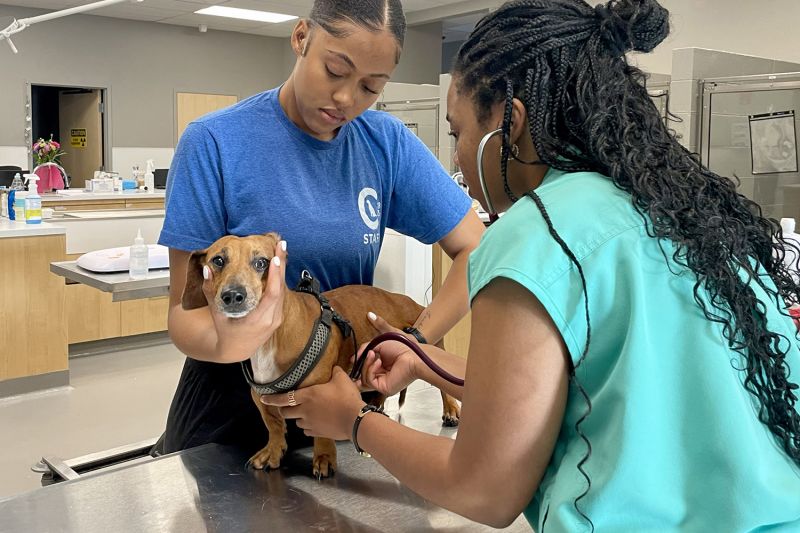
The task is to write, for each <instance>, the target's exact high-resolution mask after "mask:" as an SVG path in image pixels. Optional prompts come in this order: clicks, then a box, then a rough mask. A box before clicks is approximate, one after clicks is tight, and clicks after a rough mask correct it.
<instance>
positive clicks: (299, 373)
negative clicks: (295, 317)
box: [242, 308, 333, 395]
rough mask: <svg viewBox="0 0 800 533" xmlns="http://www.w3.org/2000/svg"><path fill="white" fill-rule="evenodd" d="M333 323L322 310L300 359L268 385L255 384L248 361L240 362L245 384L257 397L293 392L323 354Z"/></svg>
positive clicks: (328, 313) (327, 313)
mask: <svg viewBox="0 0 800 533" xmlns="http://www.w3.org/2000/svg"><path fill="white" fill-rule="evenodd" d="M332 321H333V311H332V310H331V309H330V308H328V309H325V308H323V309H322V313H321V315H320V317H319V318H318V319H317V321H316V322H315V323H314V327H313V329H312V330H311V337H310V338H309V339H308V343H306V347H305V348H304V349H303V352H302V354H301V355H300V357H298V358H297V360H296V361H295V363H294V364H293V365H292V367H291V368H290V369H289V370H287V371H286V372H285V373H284V374H283V375H282V376H280V377H279V378H278V379H276V380H275V381H272V382H270V383H257V382H256V380H255V378H254V377H253V368H252V366H251V363H250V360H249V359H247V360H245V361H242V371H243V372H244V377H245V379H246V380H247V383H248V384H249V385H250V386H251V387H252V388H253V390H254V391H256V393H257V394H259V395H264V394H281V393H284V392H289V391H290V390H295V389H296V388H297V386H298V385H300V383H302V382H303V380H304V379H306V377H308V375H309V374H310V373H311V371H312V370H314V367H315V366H317V363H318V362H319V360H320V359H321V358H322V354H324V353H325V348H327V347H328V342H329V341H330V340H331V322H332Z"/></svg>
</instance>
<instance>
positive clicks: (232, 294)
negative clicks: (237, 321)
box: [221, 285, 247, 306]
mask: <svg viewBox="0 0 800 533" xmlns="http://www.w3.org/2000/svg"><path fill="white" fill-rule="evenodd" d="M221 298H222V303H224V304H225V305H226V306H232V305H233V306H236V305H241V304H243V303H244V301H245V299H246V298H247V289H245V288H244V287H242V286H241V285H239V286H237V287H231V288H229V289H227V290H225V292H223V293H222V295H221Z"/></svg>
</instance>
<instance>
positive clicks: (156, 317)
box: [120, 296, 169, 337]
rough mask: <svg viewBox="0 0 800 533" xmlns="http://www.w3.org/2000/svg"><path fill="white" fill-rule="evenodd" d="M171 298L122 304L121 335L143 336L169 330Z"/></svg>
mask: <svg viewBox="0 0 800 533" xmlns="http://www.w3.org/2000/svg"><path fill="white" fill-rule="evenodd" d="M168 311H169V297H168V296H161V297H159V298H147V299H145V300H131V301H128V302H120V335H121V336H122V337H127V336H129V335H141V334H143V333H153V332H155V331H165V330H166V329H167V312H168Z"/></svg>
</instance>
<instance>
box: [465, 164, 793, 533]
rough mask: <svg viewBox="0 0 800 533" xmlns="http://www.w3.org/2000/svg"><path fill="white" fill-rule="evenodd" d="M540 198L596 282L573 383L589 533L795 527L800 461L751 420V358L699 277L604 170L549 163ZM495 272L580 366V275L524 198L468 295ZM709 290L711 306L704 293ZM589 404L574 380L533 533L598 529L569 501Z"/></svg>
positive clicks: (488, 250)
mask: <svg viewBox="0 0 800 533" xmlns="http://www.w3.org/2000/svg"><path fill="white" fill-rule="evenodd" d="M536 192H537V194H538V195H539V196H540V198H541V199H542V202H543V203H544V205H545V207H546V209H547V211H548V213H549V215H550V217H551V220H552V222H553V225H554V227H555V229H556V230H557V231H558V233H559V235H560V236H561V237H562V239H563V240H564V241H565V242H566V243H567V245H568V246H569V248H570V249H571V250H572V251H573V253H574V254H575V256H576V257H577V258H578V260H579V261H580V263H581V265H582V267H583V270H584V274H585V277H586V283H587V287H588V298H589V313H590V321H591V345H590V348H589V352H588V355H587V357H586V359H585V361H584V362H583V363H582V364H581V365H580V366H579V367H578V370H577V372H576V377H577V380H578V382H579V383H580V384H581V385H582V386H583V387H584V388H585V390H586V392H587V393H588V395H589V397H590V398H591V403H592V412H591V415H590V416H589V418H588V419H587V420H586V421H585V422H584V423H583V424H582V426H581V430H582V431H583V432H584V433H585V434H586V436H587V437H588V439H589V441H590V442H591V446H592V454H591V457H590V458H589V460H588V462H587V463H586V465H585V466H584V468H585V470H586V472H587V474H588V476H589V478H590V479H591V488H590V490H589V492H588V494H587V496H586V497H585V498H583V499H582V500H581V501H580V503H579V506H580V509H581V510H582V511H583V512H584V513H585V514H586V515H588V516H589V517H590V518H591V520H592V522H593V523H594V526H595V530H596V531H598V532H604V531H613V532H637V533H639V532H647V531H652V532H660V533H663V532H670V531H675V532H678V531H679V532H682V533H686V532H698V533H700V532H702V533H707V532H711V531H720V532H723V531H724V532H726V533H734V532H743V531H781V532H784V531H786V532H789V531H791V532H800V468H798V467H797V465H796V464H795V463H794V462H793V461H792V460H791V459H790V458H789V457H788V456H787V455H786V454H785V453H784V451H783V450H782V449H781V448H780V447H779V445H778V443H777V441H776V439H775V438H774V437H773V436H772V434H771V433H770V432H769V430H768V429H767V428H766V426H764V425H763V424H762V423H761V422H760V421H759V420H758V418H757V404H756V402H755V400H754V398H753V397H752V396H751V395H750V393H748V392H747V391H746V390H745V389H744V387H743V385H742V383H743V373H742V372H741V371H739V370H737V368H743V362H742V361H743V359H742V357H741V355H740V354H738V353H737V352H735V351H733V350H732V349H730V348H729V347H728V342H727V340H726V339H725V338H724V336H723V332H722V326H721V325H720V324H717V323H714V322H711V321H709V320H707V319H706V318H705V316H704V315H703V312H702V311H701V309H700V306H699V305H698V304H697V303H696V302H695V299H694V293H693V289H694V284H695V282H696V277H695V275H694V274H693V273H692V272H691V271H689V270H688V269H686V268H684V267H681V266H679V265H678V264H677V263H675V262H674V260H673V259H672V254H673V252H674V250H675V248H674V246H673V245H672V243H671V242H669V241H663V242H662V243H661V247H660V246H659V242H658V241H657V240H656V239H654V238H651V237H649V236H648V235H647V231H646V228H645V224H644V220H643V218H642V216H641V215H639V214H638V213H637V212H636V211H635V209H634V208H633V205H632V202H631V197H630V195H629V194H628V193H626V192H624V191H621V190H620V189H618V188H616V187H615V186H614V184H613V183H612V182H611V180H610V179H609V178H607V177H605V176H602V175H600V174H596V173H590V172H579V173H564V172H561V171H557V170H554V169H551V170H550V171H549V172H548V174H547V175H546V177H545V180H544V182H543V183H542V185H540V186H539V188H537V190H536ZM662 247H663V250H662ZM498 277H503V278H508V279H510V280H513V281H515V282H517V283H519V284H520V285H521V290H522V287H524V288H525V289H527V290H529V291H530V292H531V293H532V294H533V295H534V296H535V297H536V298H537V299H538V300H539V301H540V302H541V303H542V304H543V305H544V307H545V308H546V310H547V312H548V313H549V314H550V317H551V318H552V319H553V321H554V322H555V324H556V326H557V327H558V330H559V331H560V333H561V336H562V337H563V339H564V342H565V343H566V346H567V348H568V349H569V352H570V355H571V357H572V360H573V362H574V363H577V361H578V360H579V359H580V357H581V354H582V352H583V349H584V343H585V340H586V334H587V328H586V317H585V310H584V295H583V286H582V283H581V279H580V276H579V274H578V271H577V269H576V268H575V267H574V266H573V264H572V263H571V262H570V260H569V259H568V257H567V256H566V254H565V253H564V252H563V250H562V249H561V247H560V246H559V245H558V244H557V243H556V241H555V240H554V239H553V238H552V236H551V235H550V233H549V231H548V229H547V225H546V223H545V221H544V219H543V217H542V215H541V214H540V212H539V210H538V209H537V207H536V205H535V204H534V203H533V201H532V200H531V199H530V198H528V197H525V198H523V199H521V200H519V201H518V202H517V203H516V204H514V206H513V207H511V209H509V211H508V212H507V213H506V214H505V215H504V216H503V217H502V218H501V219H500V220H499V221H498V222H496V223H495V224H494V225H493V226H492V227H491V228H489V230H488V231H487V232H486V233H485V235H484V237H483V240H482V241H481V244H480V246H479V247H478V248H477V249H476V250H475V251H474V252H473V254H472V256H471V257H470V261H469V287H470V288H469V290H470V299H473V298H475V296H476V295H477V294H478V293H479V292H480V291H481V289H483V288H484V287H485V286H486V285H487V284H488V283H490V282H491V281H492V280H493V279H495V278H498ZM769 283H771V281H769ZM752 286H753V289H754V290H755V291H756V294H757V296H758V297H759V299H760V300H761V301H762V302H763V303H764V305H765V306H766V308H767V309H768V321H769V327H770V329H771V330H772V331H774V332H778V333H780V334H782V335H783V337H784V339H783V342H784V346H786V347H789V350H790V351H789V354H788V357H787V364H788V366H789V367H790V368H791V370H792V377H791V380H792V381H793V382H795V383H797V382H798V379H799V378H800V354H799V353H798V346H797V342H796V331H795V327H794V325H793V323H792V321H791V319H790V318H788V317H786V316H784V315H782V314H781V313H780V311H779V309H778V304H777V302H776V301H775V300H774V299H771V298H770V297H769V296H768V295H767V294H766V293H765V292H764V291H763V290H761V289H760V288H759V287H757V286H756V285H755V284H752ZM701 298H702V299H704V301H706V302H708V297H707V293H705V292H702V293H701ZM499 356H502V355H499ZM586 407H587V406H586V402H585V401H584V400H583V398H582V397H581V396H580V394H579V393H578V391H577V389H576V388H575V386H574V385H572V386H571V387H570V392H569V397H568V402H567V410H566V413H565V416H564V420H563V423H562V426H561V432H560V435H559V437H558V441H557V443H556V445H555V449H554V451H553V456H552V458H551V461H550V464H549V466H548V468H547V471H546V473H545V475H544V478H543V480H542V482H541V484H540V486H539V489H538V491H537V492H536V494H535V495H534V498H533V500H532V501H531V503H530V505H529V506H528V507H527V509H526V510H525V516H526V517H527V518H528V520H529V521H530V523H531V526H532V527H533V528H534V529H535V530H536V531H537V533H551V532H561V531H563V532H576V531H588V530H589V525H588V522H586V520H585V519H583V518H582V517H581V516H580V515H579V514H578V513H577V511H576V510H575V506H574V501H575V499H576V498H577V497H578V496H579V495H580V494H581V493H583V492H584V490H585V489H586V488H587V482H586V480H585V479H584V477H583V476H582V475H581V474H580V472H579V471H578V467H577V464H578V462H579V461H580V460H581V459H582V458H583V457H584V456H585V455H586V452H587V447H586V444H585V443H584V441H583V440H581V438H580V437H579V436H578V435H577V433H576V430H575V423H576V421H577V420H578V419H579V418H580V417H581V416H582V415H583V414H584V413H585V411H586Z"/></svg>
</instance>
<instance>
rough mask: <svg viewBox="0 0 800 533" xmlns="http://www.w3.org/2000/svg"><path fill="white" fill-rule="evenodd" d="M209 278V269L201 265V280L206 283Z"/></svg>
mask: <svg viewBox="0 0 800 533" xmlns="http://www.w3.org/2000/svg"><path fill="white" fill-rule="evenodd" d="M210 277H211V269H210V268H208V265H203V279H204V280H206V281H208V278H210Z"/></svg>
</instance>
